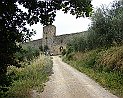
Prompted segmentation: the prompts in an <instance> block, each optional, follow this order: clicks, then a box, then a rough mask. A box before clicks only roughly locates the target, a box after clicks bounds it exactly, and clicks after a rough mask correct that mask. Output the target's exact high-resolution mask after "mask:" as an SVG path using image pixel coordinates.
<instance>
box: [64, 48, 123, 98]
mask: <svg viewBox="0 0 123 98" xmlns="http://www.w3.org/2000/svg"><path fill="white" fill-rule="evenodd" d="M116 50H117V53H116ZM121 51H122V49H121V48H120V49H119V52H118V49H116V48H113V49H109V50H101V51H99V50H93V51H90V52H86V53H75V54H72V56H71V57H70V58H69V59H68V57H64V58H63V60H64V61H65V62H66V63H68V64H70V65H71V66H73V67H74V68H76V69H77V70H79V71H80V72H82V73H85V74H87V75H88V76H89V77H91V78H92V79H94V80H95V81H97V82H98V83H99V84H100V85H102V86H103V87H104V88H106V89H108V90H109V91H110V92H111V93H113V94H115V95H117V96H118V97H119V98H123V73H122V67H121V68H119V67H118V68H119V69H117V70H115V69H116V68H117V67H116V66H118V65H117V61H119V60H120V59H122V58H120V57H119V56H120V55H117V54H119V53H120V52H121ZM120 54H121V53H120ZM113 55H117V56H118V57H116V59H117V58H118V59H117V61H116V60H113V59H115V58H113V57H114V56H113ZM109 58H110V59H109ZM106 61H107V62H106ZM114 61H116V62H115V63H116V64H115V67H114V68H112V66H114V65H112V64H114V63H112V62H114ZM120 61H121V60H120ZM103 62H104V63H106V64H110V66H109V65H106V64H105V65H104V63H103ZM120 63H121V62H120ZM118 64H119V63H118Z"/></svg>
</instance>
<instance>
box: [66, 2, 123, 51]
mask: <svg viewBox="0 0 123 98" xmlns="http://www.w3.org/2000/svg"><path fill="white" fill-rule="evenodd" d="M122 19H123V0H119V1H116V2H114V3H112V5H111V7H110V8H108V7H106V6H102V7H101V8H98V9H97V10H96V11H95V12H94V13H93V14H92V17H91V20H92V24H91V26H90V28H89V30H88V32H85V33H86V34H84V35H81V36H77V37H73V38H72V40H70V42H69V43H68V46H67V47H68V48H67V51H69V50H70V48H71V49H72V50H73V52H75V51H76V52H79V51H82V52H85V51H89V50H93V49H97V48H109V47H111V46H120V45H122V44H123V28H122V24H123V21H122ZM66 53H67V52H66Z"/></svg>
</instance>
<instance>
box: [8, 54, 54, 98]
mask: <svg viewBox="0 0 123 98" xmlns="http://www.w3.org/2000/svg"><path fill="white" fill-rule="evenodd" d="M52 65H53V64H52V61H51V59H50V58H48V57H44V56H41V57H39V58H38V59H36V60H34V61H33V62H31V64H30V65H28V66H25V67H23V68H16V67H14V66H10V67H9V68H8V74H11V73H14V74H15V75H13V77H12V78H13V80H14V81H13V83H12V85H11V86H10V87H9V91H8V92H7V95H8V96H7V97H6V98H30V94H31V91H32V90H36V91H39V92H42V91H43V87H44V82H46V81H47V80H48V76H49V75H51V73H52Z"/></svg>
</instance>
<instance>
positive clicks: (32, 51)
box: [16, 46, 40, 62]
mask: <svg viewBox="0 0 123 98" xmlns="http://www.w3.org/2000/svg"><path fill="white" fill-rule="evenodd" d="M39 54H40V50H39V49H36V48H35V47H30V46H28V47H23V49H22V50H21V51H20V52H17V53H16V58H17V59H18V60H19V61H23V62H24V61H31V60H33V59H34V58H36V57H38V56H39Z"/></svg>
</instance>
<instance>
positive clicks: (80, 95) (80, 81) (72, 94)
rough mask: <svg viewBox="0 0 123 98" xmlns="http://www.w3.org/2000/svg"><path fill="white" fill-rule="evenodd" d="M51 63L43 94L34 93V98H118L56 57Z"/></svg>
mask: <svg viewBox="0 0 123 98" xmlns="http://www.w3.org/2000/svg"><path fill="white" fill-rule="evenodd" d="M53 63H54V65H53V72H54V74H52V76H51V77H50V80H49V81H48V82H47V83H46V86H45V88H44V92H42V93H40V94H36V93H35V95H34V97H35V98H118V97H116V96H115V95H113V94H111V93H109V92H108V91H107V90H105V89H104V88H102V87H101V86H100V85H99V84H97V83H96V82H95V81H93V80H92V79H90V78H89V77H88V76H87V75H85V74H83V73H80V72H79V71H77V70H76V69H74V68H72V67H71V66H69V65H68V64H66V63H64V62H62V60H61V59H60V58H59V57H58V56H54V57H53ZM34 97H33V98H34Z"/></svg>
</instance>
